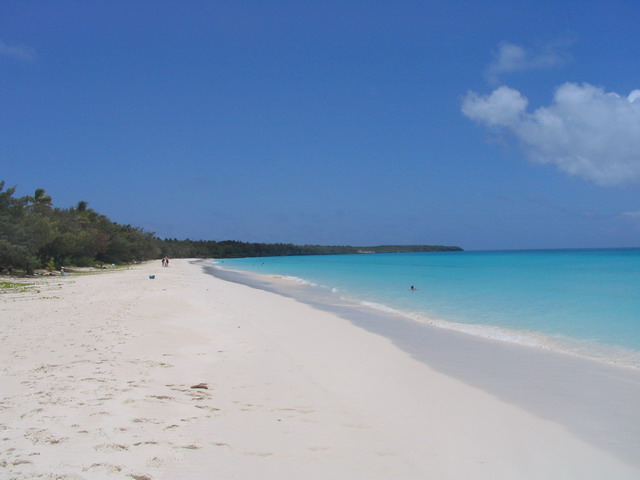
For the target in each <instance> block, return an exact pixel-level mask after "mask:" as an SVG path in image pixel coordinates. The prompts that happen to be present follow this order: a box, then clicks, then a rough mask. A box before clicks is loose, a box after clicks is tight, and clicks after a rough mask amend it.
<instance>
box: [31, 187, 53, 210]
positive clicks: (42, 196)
mask: <svg viewBox="0 0 640 480" xmlns="http://www.w3.org/2000/svg"><path fill="white" fill-rule="evenodd" d="M52 201H53V200H52V199H51V195H49V194H48V193H47V192H45V190H44V188H38V189H36V191H35V193H34V194H33V203H34V204H36V205H46V206H47V207H50V206H51V202H52Z"/></svg>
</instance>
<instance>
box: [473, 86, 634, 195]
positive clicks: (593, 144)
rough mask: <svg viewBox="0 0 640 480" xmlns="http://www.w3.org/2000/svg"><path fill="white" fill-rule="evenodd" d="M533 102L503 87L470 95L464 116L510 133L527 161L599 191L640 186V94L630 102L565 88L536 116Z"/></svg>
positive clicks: (592, 88) (584, 88)
mask: <svg viewBox="0 0 640 480" xmlns="http://www.w3.org/2000/svg"><path fill="white" fill-rule="evenodd" d="M527 103H528V102H527V99H526V98H525V97H524V96H523V95H522V94H521V93H520V92H518V91H517V90H514V89H512V88H509V87H506V86H503V87H499V88H497V89H495V90H494V91H493V92H492V93H491V94H489V95H478V94H476V93H474V92H469V93H468V94H467V95H466V97H465V98H464V101H463V104H462V112H463V113H464V114H465V115H466V116H467V117H469V118H471V119H472V120H475V121H476V122H478V123H482V124H485V125H487V126H490V127H494V128H498V129H500V130H502V131H505V132H507V133H510V134H511V135H513V137H515V138H516V139H517V140H518V141H519V142H520V144H521V145H522V147H523V149H524V151H525V153H526V155H527V156H528V157H529V158H530V159H531V160H532V161H535V162H538V163H551V164H554V165H556V166H557V167H558V168H559V169H560V170H563V171H565V172H567V173H570V174H572V175H577V176H579V177H582V178H584V179H587V180H590V181H593V182H595V183H597V184H599V185H618V184H624V183H633V182H637V181H639V180H640V90H634V91H632V92H631V94H629V95H628V96H626V97H624V96H621V95H618V94H616V93H608V92H605V91H604V90H603V89H601V88H598V87H595V86H593V85H589V84H582V85H577V84H575V83H565V84H563V85H561V86H560V87H559V88H558V89H557V90H556V92H555V95H554V98H553V101H552V103H551V105H549V106H547V107H540V108H538V109H537V110H535V111H533V112H532V113H528V112H527V111H526V108H527Z"/></svg>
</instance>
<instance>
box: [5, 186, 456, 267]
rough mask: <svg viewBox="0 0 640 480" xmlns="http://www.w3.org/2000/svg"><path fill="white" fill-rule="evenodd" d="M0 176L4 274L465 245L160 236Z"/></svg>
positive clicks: (441, 249) (454, 248) (423, 250)
mask: <svg viewBox="0 0 640 480" xmlns="http://www.w3.org/2000/svg"><path fill="white" fill-rule="evenodd" d="M4 187H5V182H3V181H0V273H1V272H2V271H3V270H4V269H8V268H9V267H12V268H15V269H20V270H24V271H26V272H27V273H31V272H33V270H34V269H35V268H38V267H46V268H48V269H52V270H53V269H57V268H59V267H61V266H83V267H85V266H91V265H96V264H100V263H108V264H112V263H130V262H133V261H141V260H149V259H154V258H160V257H162V256H169V257H171V258H208V257H213V258H232V257H269V256H283V255H332V254H348V253H391V252H433V251H448V250H461V249H460V248H458V247H446V246H438V245H435V246H434V245H383V246H375V247H351V246H326V245H293V244H290V243H246V242H239V241H234V240H225V241H221V242H217V241H213V240H190V239H186V240H178V239H164V240H162V239H159V238H158V237H156V236H155V235H154V234H153V233H151V232H145V231H144V230H142V229H141V228H137V227H132V226H131V225H120V224H118V223H115V222H113V221H111V220H110V219H109V218H107V217H106V216H104V215H100V214H99V213H98V212H96V211H95V210H93V209H91V208H89V204H88V203H87V202H85V201H80V202H78V204H77V206H76V207H71V208H66V209H65V208H56V207H54V206H53V200H52V198H51V196H50V195H48V194H47V192H46V191H45V190H44V189H42V188H39V189H37V190H36V191H35V192H34V194H33V196H25V197H21V198H17V197H15V196H14V194H15V190H16V189H15V187H12V188H8V189H6V190H5V189H4Z"/></svg>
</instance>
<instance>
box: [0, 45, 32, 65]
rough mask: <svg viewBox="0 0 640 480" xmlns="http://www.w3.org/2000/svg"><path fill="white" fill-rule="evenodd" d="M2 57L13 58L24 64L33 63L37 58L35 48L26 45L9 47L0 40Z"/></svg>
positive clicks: (0, 54)
mask: <svg viewBox="0 0 640 480" xmlns="http://www.w3.org/2000/svg"><path fill="white" fill-rule="evenodd" d="M0 56H4V57H11V58H15V59H17V60H22V61H24V62H31V61H33V60H35V58H36V52H35V50H34V49H33V48H31V47H27V46H25V45H7V44H6V43H4V42H3V41H1V40H0Z"/></svg>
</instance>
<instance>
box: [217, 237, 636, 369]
mask: <svg viewBox="0 0 640 480" xmlns="http://www.w3.org/2000/svg"><path fill="white" fill-rule="evenodd" d="M220 266H223V267H227V268H235V269H242V270H249V271H252V272H257V273H268V274H275V275H283V276H290V277H295V278H297V279H300V280H303V281H306V282H309V283H311V284H314V285H317V286H319V287H321V288H326V289H331V290H332V291H334V292H335V293H336V294H337V295H340V296H343V297H347V298H349V299H352V300H356V301H360V302H363V303H366V304H369V305H373V306H375V307H377V308H389V309H393V310H396V311H401V312H403V313H404V314H406V315H408V316H411V317H412V318H414V319H415V320H416V321H419V322H426V323H432V324H436V325H439V326H442V327H446V328H454V329H457V330H462V331H466V332H468V333H472V334H475V335H481V336H488V337H493V338H500V339H503V340H508V341H515V342H521V343H527V344H534V345H539V346H543V347H546V348H552V349H560V350H565V351H571V352H574V353H578V354H583V355H587V356H592V357H599V358H600V359H603V360H608V361H614V362H617V363H624V364H629V365H634V366H640V249H620V250H538V251H476V252H474V251H465V252H444V253H406V254H361V255H335V256H333V255H332V256H304V257H268V258H247V259H233V260H224V262H223V263H221V264H220ZM411 285H414V286H415V287H416V288H417V290H415V291H412V290H411V289H410V286H411Z"/></svg>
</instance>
